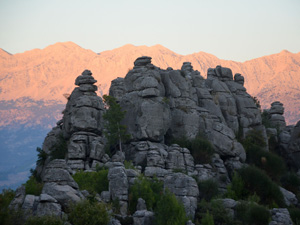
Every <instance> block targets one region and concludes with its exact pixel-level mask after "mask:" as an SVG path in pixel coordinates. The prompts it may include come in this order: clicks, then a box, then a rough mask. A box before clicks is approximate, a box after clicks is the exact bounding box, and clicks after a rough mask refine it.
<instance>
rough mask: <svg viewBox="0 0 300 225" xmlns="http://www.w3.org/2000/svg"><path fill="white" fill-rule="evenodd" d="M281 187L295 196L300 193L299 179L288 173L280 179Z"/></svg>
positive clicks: (295, 175)
mask: <svg viewBox="0 0 300 225" xmlns="http://www.w3.org/2000/svg"><path fill="white" fill-rule="evenodd" d="M280 181H281V184H282V186H283V187H284V188H285V189H287V190H289V191H291V192H293V193H294V194H295V195H297V194H298V193H299V192H300V191H299V189H300V179H299V177H298V176H297V174H295V173H293V172H289V173H287V174H285V175H284V176H282V178H281V180H280Z"/></svg>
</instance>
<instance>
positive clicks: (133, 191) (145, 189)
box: [129, 175, 163, 214]
mask: <svg viewBox="0 0 300 225" xmlns="http://www.w3.org/2000/svg"><path fill="white" fill-rule="evenodd" d="M162 195H163V183H162V182H161V181H159V180H157V179H155V178H154V179H152V180H151V179H149V178H146V177H144V176H142V175H141V176H139V177H138V178H137V179H136V180H135V182H134V184H133V185H132V186H131V188H130V189H129V211H130V213H131V214H133V213H134V212H135V211H136V205H137V201H138V199H139V198H142V199H144V200H145V202H146V205H147V209H148V210H151V209H154V208H155V206H156V204H157V202H158V201H159V199H160V198H161V196H162Z"/></svg>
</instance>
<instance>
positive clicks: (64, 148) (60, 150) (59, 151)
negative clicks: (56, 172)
mask: <svg viewBox="0 0 300 225" xmlns="http://www.w3.org/2000/svg"><path fill="white" fill-rule="evenodd" d="M67 152H68V144H67V141H66V140H65V138H64V137H63V135H62V134H61V135H60V136H59V138H58V141H57V142H56V143H55V145H54V146H53V147H52V148H51V149H50V157H51V159H52V160H53V159H65V157H66V154H67Z"/></svg>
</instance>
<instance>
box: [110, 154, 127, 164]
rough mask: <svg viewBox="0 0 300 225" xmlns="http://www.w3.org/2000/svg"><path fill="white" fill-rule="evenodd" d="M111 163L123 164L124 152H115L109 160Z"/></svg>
mask: <svg viewBox="0 0 300 225" xmlns="http://www.w3.org/2000/svg"><path fill="white" fill-rule="evenodd" d="M111 161H112V162H121V163H124V161H125V154H124V152H121V151H117V152H116V153H115V154H114V155H113V156H112V158H111Z"/></svg>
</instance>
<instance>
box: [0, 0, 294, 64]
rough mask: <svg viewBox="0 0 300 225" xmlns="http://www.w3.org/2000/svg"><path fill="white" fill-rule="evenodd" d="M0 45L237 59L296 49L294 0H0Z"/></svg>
mask: <svg viewBox="0 0 300 225" xmlns="http://www.w3.org/2000/svg"><path fill="white" fill-rule="evenodd" d="M0 30H1V33H0V48H2V49H4V50H6V51H8V52H10V53H12V54H15V53H22V52H24V51H27V50H31V49H34V48H41V49H42V48H45V47H47V46H48V45H51V44H54V43H56V42H64V41H72V42H74V43H76V44H78V45H79V46H81V47H83V48H86V49H91V50H92V51H94V52H97V53H98V52H102V51H105V50H111V49H114V48H118V47H121V46H123V45H125V44H133V45H137V46H139V45H147V46H152V45H155V44H161V45H163V46H165V47H167V48H169V49H170V50H172V51H174V52H176V53H178V54H183V55H186V54H191V53H195V52H200V51H204V52H207V53H211V54H213V55H215V56H217V57H219V58H221V59H230V60H235V61H245V60H249V59H253V58H257V57H261V56H264V55H270V54H274V53H278V52H280V51H282V50H283V49H286V50H288V51H290V52H293V53H298V52H300V0H148V1H145V0H106V1H103V0H0Z"/></svg>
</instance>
